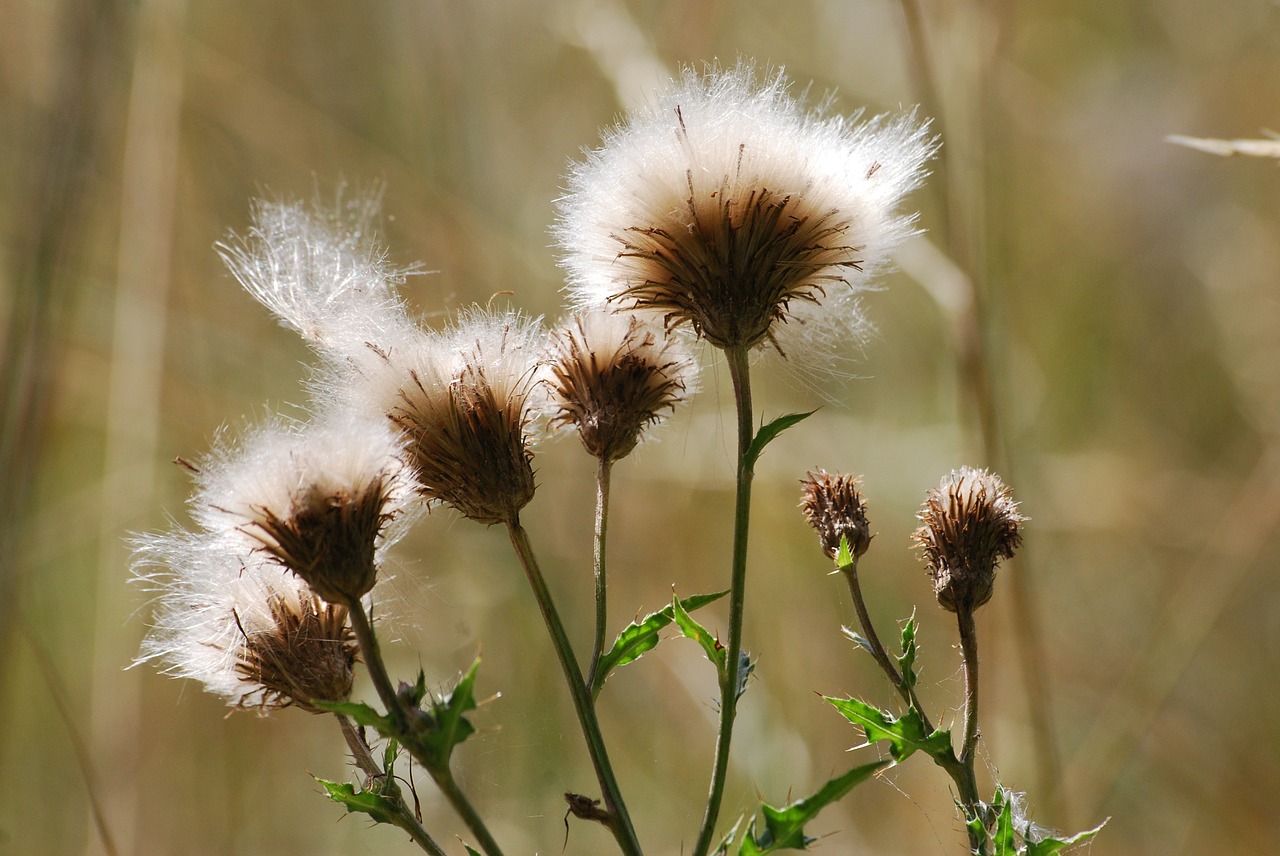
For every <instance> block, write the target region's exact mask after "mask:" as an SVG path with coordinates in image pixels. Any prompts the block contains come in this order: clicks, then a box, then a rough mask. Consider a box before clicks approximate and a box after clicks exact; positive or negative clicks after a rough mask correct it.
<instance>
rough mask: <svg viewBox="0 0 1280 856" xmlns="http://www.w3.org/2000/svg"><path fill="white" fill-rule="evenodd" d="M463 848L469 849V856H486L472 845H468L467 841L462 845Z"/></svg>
mask: <svg viewBox="0 0 1280 856" xmlns="http://www.w3.org/2000/svg"><path fill="white" fill-rule="evenodd" d="M462 846H463V847H465V848H467V856H484V854H482V853H481V852H480V851H479V850H477V849H476V848H474V847H472V846H471V845H470V844H467V843H466V842H465V841H464V842H463V843H462Z"/></svg>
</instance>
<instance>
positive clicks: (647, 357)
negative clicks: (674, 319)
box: [549, 312, 693, 462]
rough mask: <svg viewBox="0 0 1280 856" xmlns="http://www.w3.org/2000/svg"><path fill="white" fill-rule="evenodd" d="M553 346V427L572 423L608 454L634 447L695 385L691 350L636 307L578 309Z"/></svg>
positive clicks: (592, 446)
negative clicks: (612, 310) (646, 320)
mask: <svg viewBox="0 0 1280 856" xmlns="http://www.w3.org/2000/svg"><path fill="white" fill-rule="evenodd" d="M553 349H554V352H553V357H552V360H551V365H550V369H551V380H550V384H549V385H550V387H551V393H552V410H553V415H552V418H551V427H552V428H555V427H557V426H570V425H571V426H573V427H574V428H576V429H577V431H578V436H579V437H580V438H581V440H582V444H583V446H585V447H586V449H587V451H588V452H590V453H591V454H592V455H594V456H595V457H596V458H599V459H601V460H604V461H609V462H612V461H616V460H619V459H621V458H624V457H626V456H627V455H628V454H630V453H631V450H632V449H634V448H635V447H636V444H637V443H638V442H640V439H641V437H642V436H643V434H644V431H645V429H646V428H648V427H649V426H651V425H654V424H656V423H658V422H660V421H661V420H662V418H663V417H664V416H665V415H666V413H667V412H668V411H671V410H672V409H674V408H675V406H676V404H677V403H678V402H679V401H681V400H682V399H684V398H685V397H686V395H687V394H688V393H689V391H690V390H689V386H690V384H691V379H692V373H693V362H692V358H691V357H690V355H689V354H688V353H687V352H686V351H684V349H682V348H680V347H679V346H678V345H677V343H675V342H674V341H673V340H671V339H668V338H667V337H666V336H665V335H664V333H663V331H662V330H660V329H655V328H654V327H651V326H649V325H646V324H645V323H644V322H643V321H642V320H641V319H640V318H639V317H638V316H636V315H635V314H633V313H616V314H615V313H609V312H592V313H587V314H582V315H577V316H575V317H573V318H572V319H570V321H569V322H568V323H567V324H566V325H565V326H564V327H562V328H561V329H559V330H558V331H556V334H555V339H554V343H553Z"/></svg>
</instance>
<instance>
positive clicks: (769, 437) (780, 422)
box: [743, 410, 818, 467]
mask: <svg viewBox="0 0 1280 856" xmlns="http://www.w3.org/2000/svg"><path fill="white" fill-rule="evenodd" d="M817 412H818V411H816V410H810V411H809V412H808V413H788V414H787V415H786V416H779V417H778V418H777V419H775V420H773V421H772V422H770V423H769V424H767V425H761V426H760V430H759V431H757V432H756V436H755V437H753V438H752V440H751V445H750V446H748V447H747V453H746V455H744V456H743V464H745V465H746V466H747V467H754V466H755V464H756V461H758V460H759V459H760V455H761V453H762V452H764V447H765V446H767V445H769V444H770V443H771V442H773V441H774V440H775V439H776V438H777V436H778V435H779V434H781V433H782V432H783V431H785V430H787V429H788V428H790V427H791V426H793V425H795V424H797V423H799V422H803V421H804V420H806V419H808V418H809V417H810V416H812V415H813V414H815V413H817Z"/></svg>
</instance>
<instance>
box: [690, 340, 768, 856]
mask: <svg viewBox="0 0 1280 856" xmlns="http://www.w3.org/2000/svg"><path fill="white" fill-rule="evenodd" d="M724 354H725V357H726V358H727V360H728V363H729V376H730V377H731V378H732V379H733V392H734V400H735V402H736V404H737V410H738V479H737V493H736V497H735V505H734V514H733V570H732V575H731V578H730V584H729V645H728V650H727V652H726V657H727V659H726V663H727V668H726V669H725V672H724V675H723V678H722V680H721V684H720V729H719V732H718V734H717V736H716V753H715V763H714V766H713V767H712V771H711V786H710V789H709V791H708V793H707V807H706V811H705V812H704V814H703V816H702V827H701V829H700V830H699V831H698V841H697V843H696V844H694V846H693V856H706V854H707V852H708V851H709V850H710V849H711V842H712V840H713V838H714V836H715V830H716V820H717V818H718V817H719V815H720V803H721V801H722V800H723V799H724V786H725V777H726V775H727V773H728V769H729V745H730V743H731V741H732V740H733V722H734V719H735V718H736V717H737V713H738V678H739V661H740V660H741V659H742V615H743V605H744V603H745V600H746V585H747V528H748V524H749V523H750V522H751V479H752V476H753V475H754V467H753V464H752V462H751V461H750V459H749V458H748V451H749V450H750V448H751V442H752V440H754V439H755V437H754V431H753V428H752V417H751V368H750V365H749V363H748V357H747V349H746V348H742V347H738V348H728V349H726V350H725V352H724Z"/></svg>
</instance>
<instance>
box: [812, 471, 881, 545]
mask: <svg viewBox="0 0 1280 856" xmlns="http://www.w3.org/2000/svg"><path fill="white" fill-rule="evenodd" d="M861 483H862V479H861V478H860V477H854V476H847V475H831V474H829V473H825V472H823V471H822V470H819V471H818V472H816V473H809V474H808V477H807V478H804V479H801V480H800V484H801V485H802V486H803V487H802V492H801V494H800V508H801V509H802V510H803V511H804V519H805V520H807V521H808V522H809V525H810V526H812V527H813V528H814V531H816V532H817V533H818V540H819V541H820V542H821V544H822V551H823V552H824V553H826V554H827V556H828V557H830V558H831V559H832V560H835V559H836V557H837V556H838V555H839V553H840V541H841V539H842V538H843V539H845V540H847V541H848V542H849V553H850V554H851V555H852V556H853V557H854V558H855V559H857V558H858V557H859V556H861V555H862V554H863V553H865V552H867V548H868V547H870V546H871V538H872V535H871V528H870V524H869V523H868V522H867V502H866V500H865V499H863V498H862V492H861V491H860V490H859V485H861Z"/></svg>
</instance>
